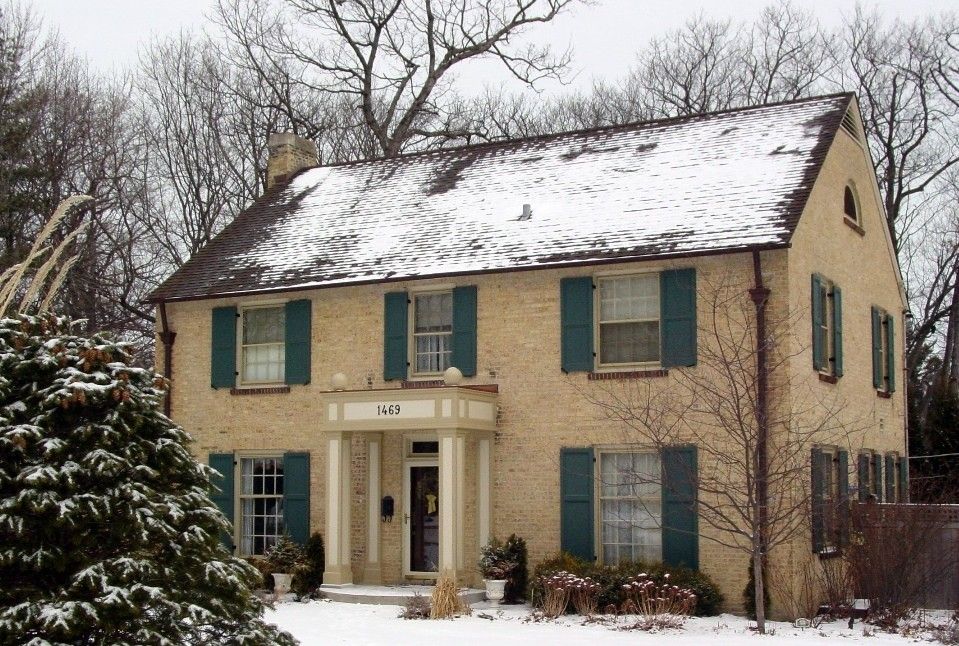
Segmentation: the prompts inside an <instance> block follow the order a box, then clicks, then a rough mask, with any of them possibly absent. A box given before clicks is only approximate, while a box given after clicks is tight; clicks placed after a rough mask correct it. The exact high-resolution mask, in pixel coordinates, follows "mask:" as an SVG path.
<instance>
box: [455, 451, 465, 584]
mask: <svg viewBox="0 0 959 646" xmlns="http://www.w3.org/2000/svg"><path fill="white" fill-rule="evenodd" d="M465 476H466V438H465V437H463V436H462V435H459V436H457V437H456V502H455V504H456V508H455V509H456V569H457V570H463V569H465V568H466V563H465V560H466V523H465V522H464V519H465V517H466V513H465V511H466V510H465V509H464V507H466V505H465V504H464V502H465V501H466V497H465V495H464V491H463V489H464V488H465V484H466V477H465Z"/></svg>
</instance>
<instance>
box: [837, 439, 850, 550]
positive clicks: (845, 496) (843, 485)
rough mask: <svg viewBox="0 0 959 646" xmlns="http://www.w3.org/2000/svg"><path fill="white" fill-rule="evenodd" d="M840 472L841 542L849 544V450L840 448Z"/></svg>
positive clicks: (838, 459) (838, 455)
mask: <svg viewBox="0 0 959 646" xmlns="http://www.w3.org/2000/svg"><path fill="white" fill-rule="evenodd" d="M836 460H837V462H838V465H837V467H838V469H837V471H838V472H839V473H838V475H837V478H838V480H839V544H840V545H848V544H849V452H848V451H842V450H840V451H839V452H838V453H837V454H836Z"/></svg>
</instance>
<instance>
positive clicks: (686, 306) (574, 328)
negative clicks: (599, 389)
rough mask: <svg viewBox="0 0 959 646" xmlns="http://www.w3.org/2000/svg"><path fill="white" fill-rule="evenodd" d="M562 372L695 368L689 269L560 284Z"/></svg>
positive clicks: (693, 307)
mask: <svg viewBox="0 0 959 646" xmlns="http://www.w3.org/2000/svg"><path fill="white" fill-rule="evenodd" d="M559 289H560V294H559V296H560V298H559V301H560V312H559V315H560V331H561V337H560V366H561V368H562V370H563V372H566V373H571V372H579V371H585V372H592V371H595V370H597V368H598V369H606V370H609V371H613V370H617V369H620V368H624V367H631V366H638V367H647V368H652V369H654V370H656V369H659V368H672V367H691V366H695V365H696V355H697V345H696V342H697V340H696V337H697V333H698V328H697V324H696V270H695V269H694V268H692V267H688V268H683V269H668V270H664V271H659V272H646V273H641V274H624V275H616V276H610V275H607V276H597V277H595V278H594V277H593V276H569V277H567V278H563V279H561V280H560V284H559Z"/></svg>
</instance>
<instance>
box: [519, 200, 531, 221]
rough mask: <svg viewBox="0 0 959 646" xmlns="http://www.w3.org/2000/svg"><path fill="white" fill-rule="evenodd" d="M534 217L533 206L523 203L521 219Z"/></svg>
mask: <svg viewBox="0 0 959 646" xmlns="http://www.w3.org/2000/svg"><path fill="white" fill-rule="evenodd" d="M531 217H533V207H532V206H530V205H529V204H524V205H523V215H521V216H519V219H520V221H523V220H529V219H530V218H531Z"/></svg>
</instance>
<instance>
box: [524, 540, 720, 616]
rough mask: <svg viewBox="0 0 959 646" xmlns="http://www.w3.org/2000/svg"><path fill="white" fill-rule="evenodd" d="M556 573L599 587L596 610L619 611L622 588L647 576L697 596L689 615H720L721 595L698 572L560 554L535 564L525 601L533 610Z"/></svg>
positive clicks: (539, 604)
mask: <svg viewBox="0 0 959 646" xmlns="http://www.w3.org/2000/svg"><path fill="white" fill-rule="evenodd" d="M557 572H568V573H570V574H573V575H576V576H578V577H581V578H586V577H589V578H590V579H591V580H592V581H594V582H595V583H596V584H597V585H598V586H599V587H600V591H599V593H598V595H597V600H596V603H597V607H598V608H602V609H604V611H606V610H609V609H612V608H619V607H620V606H622V604H623V602H624V601H625V600H626V596H625V593H624V588H623V586H624V585H625V584H626V583H627V582H629V581H630V579H632V578H633V577H635V576H637V575H639V574H646V575H648V576H649V578H650V579H651V580H653V581H655V582H656V583H663V582H665V581H666V580H667V579H666V578H665V576H664V575H666V574H669V577H668V580H669V582H670V583H671V584H672V585H676V586H679V587H681V588H688V589H689V590H690V591H691V592H692V593H693V594H695V595H696V606H695V609H694V610H693V613H692V614H695V615H697V616H709V615H716V614H719V606H720V604H721V603H722V602H723V595H722V594H721V593H720V592H719V588H718V587H717V586H716V584H715V583H713V581H712V580H711V579H710V578H709V577H708V576H706V575H705V574H703V573H702V572H700V571H698V570H691V569H689V568H680V567H671V566H668V565H664V564H662V563H640V562H624V563H620V564H618V565H611V566H601V565H596V564H595V563H591V562H587V561H584V560H582V559H578V558H576V557H574V556H572V555H570V554H567V553H561V554H558V555H556V556H554V557H551V558H547V559H546V560H544V561H542V562H540V563H538V564H537V565H536V567H535V568H534V569H533V580H532V583H531V584H530V588H529V594H528V597H527V598H528V599H529V600H530V602H531V603H532V604H533V605H534V606H536V607H540V608H541V607H542V604H543V596H544V589H543V581H544V580H545V578H548V577H549V576H550V575H552V574H555V573H557Z"/></svg>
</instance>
